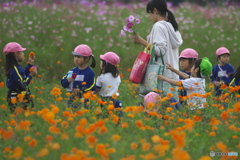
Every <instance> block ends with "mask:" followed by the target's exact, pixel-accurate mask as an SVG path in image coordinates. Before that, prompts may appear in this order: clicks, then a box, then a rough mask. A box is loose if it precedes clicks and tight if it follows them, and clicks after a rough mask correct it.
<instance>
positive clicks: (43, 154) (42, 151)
mask: <svg viewBox="0 0 240 160" xmlns="http://www.w3.org/2000/svg"><path fill="white" fill-rule="evenodd" d="M47 154H48V149H47V148H43V149H41V150H40V151H39V152H38V153H37V155H36V157H44V156H46V155H47Z"/></svg>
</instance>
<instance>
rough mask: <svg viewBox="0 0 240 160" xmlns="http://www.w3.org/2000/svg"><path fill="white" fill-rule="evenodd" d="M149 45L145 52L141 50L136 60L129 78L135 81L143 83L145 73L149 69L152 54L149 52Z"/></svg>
mask: <svg viewBox="0 0 240 160" xmlns="http://www.w3.org/2000/svg"><path fill="white" fill-rule="evenodd" d="M147 50H148V46H147V47H146V48H145V49H144V52H142V51H140V52H139V54H138V57H137V59H136V60H135V62H134V65H133V67H132V71H131V73H130V76H129V80H130V81H131V82H133V83H141V82H142V80H143V77H144V74H145V72H146V69H147V65H148V62H149V60H150V57H151V55H150V54H148V53H147Z"/></svg>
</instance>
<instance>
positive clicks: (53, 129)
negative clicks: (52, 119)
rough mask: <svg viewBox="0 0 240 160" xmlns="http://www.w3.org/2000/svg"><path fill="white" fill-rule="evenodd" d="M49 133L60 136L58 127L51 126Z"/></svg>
mask: <svg viewBox="0 0 240 160" xmlns="http://www.w3.org/2000/svg"><path fill="white" fill-rule="evenodd" d="M48 130H49V132H51V133H53V134H59V133H60V129H59V128H57V127H56V126H51V127H49V128H48Z"/></svg>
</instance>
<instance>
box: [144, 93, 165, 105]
mask: <svg viewBox="0 0 240 160" xmlns="http://www.w3.org/2000/svg"><path fill="white" fill-rule="evenodd" d="M160 98H161V96H160V95H159V94H157V93H155V92H149V93H148V94H147V95H145V96H144V106H147V104H148V103H156V102H157V100H160Z"/></svg>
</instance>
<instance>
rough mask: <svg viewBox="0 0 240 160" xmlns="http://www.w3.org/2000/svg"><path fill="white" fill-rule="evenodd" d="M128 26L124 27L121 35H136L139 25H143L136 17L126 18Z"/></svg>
mask: <svg viewBox="0 0 240 160" xmlns="http://www.w3.org/2000/svg"><path fill="white" fill-rule="evenodd" d="M126 22H127V24H126V25H125V26H123V29H122V30H121V35H123V36H124V35H126V32H128V33H131V34H136V33H137V28H138V27H137V26H138V24H140V23H141V21H140V19H138V18H136V17H134V16H132V15H131V16H129V17H127V18H126Z"/></svg>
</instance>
